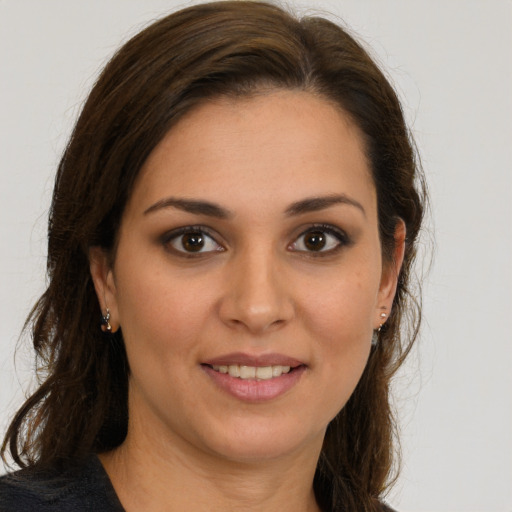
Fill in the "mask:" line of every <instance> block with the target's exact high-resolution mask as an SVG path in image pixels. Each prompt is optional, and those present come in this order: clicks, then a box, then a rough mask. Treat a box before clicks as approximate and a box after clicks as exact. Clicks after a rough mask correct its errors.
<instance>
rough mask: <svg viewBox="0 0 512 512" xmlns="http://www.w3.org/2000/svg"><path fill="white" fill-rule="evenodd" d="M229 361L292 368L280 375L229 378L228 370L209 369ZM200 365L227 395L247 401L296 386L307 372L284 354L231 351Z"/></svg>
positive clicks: (260, 399)
mask: <svg viewBox="0 0 512 512" xmlns="http://www.w3.org/2000/svg"><path fill="white" fill-rule="evenodd" d="M232 364H237V365H241V366H256V367H261V366H278V365H280V366H290V367H291V368H292V370H291V371H290V372H289V373H283V374H282V375H281V376H279V377H274V378H272V379H268V380H258V379H240V378H237V377H231V376H230V375H229V373H220V372H217V371H215V370H214V369H213V368H212V366H229V365H232ZM201 368H202V370H203V371H204V372H205V373H206V374H207V375H208V376H209V377H210V379H211V380H212V382H213V383H214V384H215V385H216V386H217V387H218V388H219V389H220V390H222V391H223V392H225V393H227V394H228V395H231V396H232V397H234V398H236V399H238V400H240V401H242V402H246V403H247V402H248V403H262V402H269V401H271V400H275V399H277V398H278V397H280V396H281V395H284V394H285V393H286V392H288V391H290V390H291V389H292V388H293V387H295V386H296V385H297V384H298V383H299V381H300V379H301V377H302V375H303V374H304V372H305V371H306V369H307V365H306V364H304V363H303V362H302V361H299V360H298V359H295V358H293V357H289V356H286V355H284V354H277V353H272V354H260V355H252V354H246V353H243V352H234V353H231V354H225V355H222V356H219V357H215V358H213V359H209V360H207V361H205V362H203V363H202V364H201Z"/></svg>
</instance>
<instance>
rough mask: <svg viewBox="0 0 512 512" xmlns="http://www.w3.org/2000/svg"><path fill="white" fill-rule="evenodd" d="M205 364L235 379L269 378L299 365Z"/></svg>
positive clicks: (278, 375) (288, 371) (285, 372)
mask: <svg viewBox="0 0 512 512" xmlns="http://www.w3.org/2000/svg"><path fill="white" fill-rule="evenodd" d="M207 366H209V367H210V368H211V369H212V370H214V371H216V372H218V373H223V374H228V375H229V376H230V377H235V378H237V379H242V380H249V379H252V380H270V379H275V378H277V377H281V375H283V374H287V373H290V372H291V371H293V370H294V369H296V368H298V367H299V366H301V365H298V366H296V367H292V366H288V365H286V366H285V365H280V364H277V365H272V366H247V365H240V364H230V365H207Z"/></svg>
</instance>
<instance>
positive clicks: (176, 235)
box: [161, 224, 351, 258]
mask: <svg viewBox="0 0 512 512" xmlns="http://www.w3.org/2000/svg"><path fill="white" fill-rule="evenodd" d="M315 232H318V233H321V234H324V235H327V236H331V237H334V238H335V239H336V245H335V246H334V247H331V248H328V249H327V250H319V251H314V250H310V251H308V250H304V249H299V250H297V249H296V248H295V246H296V245H297V244H298V241H299V240H300V239H301V238H302V237H305V236H306V235H307V234H309V233H315ZM187 234H189V235H194V234H197V235H201V236H202V238H203V240H204V239H209V240H210V241H212V242H213V243H214V244H215V245H216V246H217V249H213V250H207V251H202V250H199V251H196V252H194V251H186V250H181V249H178V248H177V247H174V246H173V242H176V241H178V240H179V239H180V237H183V236H184V235H187ZM215 237H216V235H215V234H214V233H213V232H212V231H211V230H210V228H208V227H206V226H184V227H182V228H178V229H175V230H172V231H170V232H168V233H165V234H164V235H163V236H162V237H161V243H162V245H164V247H166V248H168V249H169V250H170V251H173V252H175V253H176V254H178V255H179V256H180V257H184V258H198V257H201V256H204V255H206V254H211V253H214V252H224V251H225V250H226V249H225V248H224V247H223V246H222V245H221V244H219V243H218V242H217V241H216V239H215ZM326 243H328V242H326ZM331 244H332V242H331ZM350 244H351V240H350V238H349V237H348V235H347V234H346V233H345V232H344V231H342V230H341V229H339V228H336V227H334V226H331V225H327V224H312V225H311V226H308V228H307V229H305V230H304V231H303V232H302V233H301V234H300V235H299V236H297V238H296V239H295V240H294V241H293V242H292V243H291V244H289V245H288V249H290V250H291V251H292V252H297V253H300V254H307V255H308V256H312V257H326V256H330V255H333V254H335V253H337V252H338V251H339V250H340V249H341V248H342V247H344V246H347V245H350ZM181 247H183V240H182V241H181ZM200 249H202V247H201V248H200Z"/></svg>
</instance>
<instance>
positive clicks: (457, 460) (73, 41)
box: [0, 0, 512, 512]
mask: <svg viewBox="0 0 512 512" xmlns="http://www.w3.org/2000/svg"><path fill="white" fill-rule="evenodd" d="M189 4H190V2H188V3H184V2H177V1H175V0H174V1H173V0H167V1H164V0H145V1H144V0H138V1H136V0H92V1H91V0H89V1H87V2H85V1H69V0H45V1H44V2H42V1H40V0H3V1H1V0H0V240H1V251H0V350H1V359H0V433H3V432H4V431H5V428H6V425H7V422H8V418H9V416H10V415H12V413H13V412H14V410H15V409H16V407H17V406H19V404H20V401H21V399H22V397H23V392H26V391H27V390H28V389H29V388H30V385H31V384H30V383H31V382H33V380H31V374H32V372H31V369H32V365H33V361H32V355H31V352H30V347H29V341H28V340H26V339H24V340H23V341H22V343H21V344H20V345H19V349H18V351H17V356H16V360H17V370H15V366H14V354H15V348H16V346H17V342H18V335H19V333H20V330H21V328H22V325H23V322H24V319H25V317H26V315H27V313H28V312H29V309H30V307H31V306H32V304H33V302H34V301H35V299H36V298H37V297H38V296H39V294H40V293H41V292H42V291H43V289H44V282H45V281H44V267H45V251H46V248H45V242H46V240H45V237H46V217H47V212H48V207H49V202H50V194H51V189H52V180H53V175H54V171H55V168H56V165H57V162H58V160H59V156H60V154H61V152H62V150H63V148H64V145H65V143H66V139H67V137H68V136H69V134H70V130H71V127H72V125H73V122H74V120H75V119H76V116H77V114H78V112H79V109H80V105H81V103H82V101H83V100H84V98H85V97H86V94H87V92H88V90H89V88H90V87H91V85H92V83H93V80H94V78H95V76H96V74H97V72H98V70H99V69H100V67H101V66H102V64H104V63H105V62H106V60H107V59H108V57H109V56H111V54H112V53H113V52H114V50H115V49H116V48H117V47H118V46H119V44H120V43H121V42H123V41H125V40H126V39H127V37H129V36H130V35H133V34H134V33H135V32H136V31H138V30H139V29H141V28H142V27H144V26H145V25H146V24H147V23H148V22H150V21H151V20H153V19H156V18H158V17H160V16H162V15H163V14H165V13H168V12H170V11H172V10H174V9H176V7H182V6H186V5H189ZM289 4H290V5H292V6H295V7H298V8H299V10H300V11H304V10H305V8H304V7H305V6H308V7H310V8H313V10H325V11H328V12H330V13H333V16H331V18H333V17H335V16H337V17H339V18H341V19H342V20H344V22H346V24H347V25H348V26H349V27H351V28H352V30H353V31H354V32H355V33H356V34H359V36H360V37H361V38H362V39H363V40H364V41H366V43H367V44H368V45H369V47H371V48H372V50H371V51H372V53H373V55H374V56H376V57H377V59H378V60H379V62H380V63H381V65H382V67H383V68H384V69H385V70H386V72H387V74H388V76H389V77H390V78H391V80H392V82H393V83H394V84H395V86H396V88H397V89H398V91H399V94H400V96H401V97H402V98H403V102H404V109H405V113H406V116H407V118H408V120H409V122H410V125H411V127H412V130H413V132H414V134H415V137H416V140H417V143H418V146H419V149H420V152H421V154H422V158H423V165H424V168H425V172H426V174H427V178H428V182H429V186H430V192H431V196H432V214H431V218H430V220H429V227H428V229H427V230H426V232H425V236H424V243H423V246H424V247H425V248H426V249H428V247H429V244H430V239H431V233H432V232H435V244H436V249H435V256H434V264H433V267H432V269H431V271H430V274H429V275H428V276H427V278H426V281H425V283H424V293H425V299H424V307H423V315H424V319H425V323H424V328H423V332H422V336H421V339H420V340H419V342H418V345H417V348H416V350H415V352H414V353H413V355H412V357H411V360H410V362H409V364H408V365H407V366H406V368H404V371H403V372H402V373H401V374H400V375H399V377H398V378H397V381H396V393H397V407H398V410H399V411H400V418H401V429H402V443H403V452H404V457H403V458H404V463H403V471H402V476H401V478H400V479H399V481H398V483H397V485H396V486H395V488H394V489H393V491H392V493H391V494H390V497H389V501H390V503H391V504H392V505H394V506H395V507H397V508H398V509H399V510H401V511H402V512H403V511H417V512H420V511H439V512H448V511H464V512H469V511H477V512H484V511H485V512H498V511H503V512H510V511H512V435H511V432H512V398H511V393H510V391H511V389H512V371H511V368H512V336H511V334H510V332H511V323H512V291H511V290H512V265H511V263H512V261H511V254H512V229H511V228H512V206H511V205H512V149H511V147H512V99H511V98H512V96H511V94H512V93H511V91H512V27H511V25H512V23H511V22H512V2H511V1H510V0H487V1H484V0H480V1H475V0H429V1H427V0H337V1H335V0H331V1H328V0H325V1H324V0H322V1H320V0H319V1H315V0H311V1H309V2H308V1H303V0H300V1H297V2H289ZM427 264H428V260H427V263H425V264H424V265H423V266H426V265H427ZM420 270H421V268H420Z"/></svg>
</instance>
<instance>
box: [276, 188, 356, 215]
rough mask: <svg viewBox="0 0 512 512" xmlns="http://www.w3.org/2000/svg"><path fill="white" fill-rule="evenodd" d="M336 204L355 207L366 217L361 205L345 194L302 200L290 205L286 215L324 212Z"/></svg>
mask: <svg viewBox="0 0 512 512" xmlns="http://www.w3.org/2000/svg"><path fill="white" fill-rule="evenodd" d="M336 204H346V205H350V206H355V207H356V208H358V209H359V210H361V212H362V213H363V215H364V216H365V217H366V211H365V209H364V207H363V205H362V204H361V203H360V202H359V201H356V200H355V199H352V198H351V197H349V196H347V195H345V194H333V195H328V196H320V197H309V198H306V199H302V200H301V201H297V202H296V203H293V204H291V205H290V206H289V207H288V208H287V209H286V212H285V213H286V215H288V216H290V217H291V216H294V215H301V214H303V213H310V212H317V211H319V210H325V209H326V208H329V207H330V206H334V205H336Z"/></svg>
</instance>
